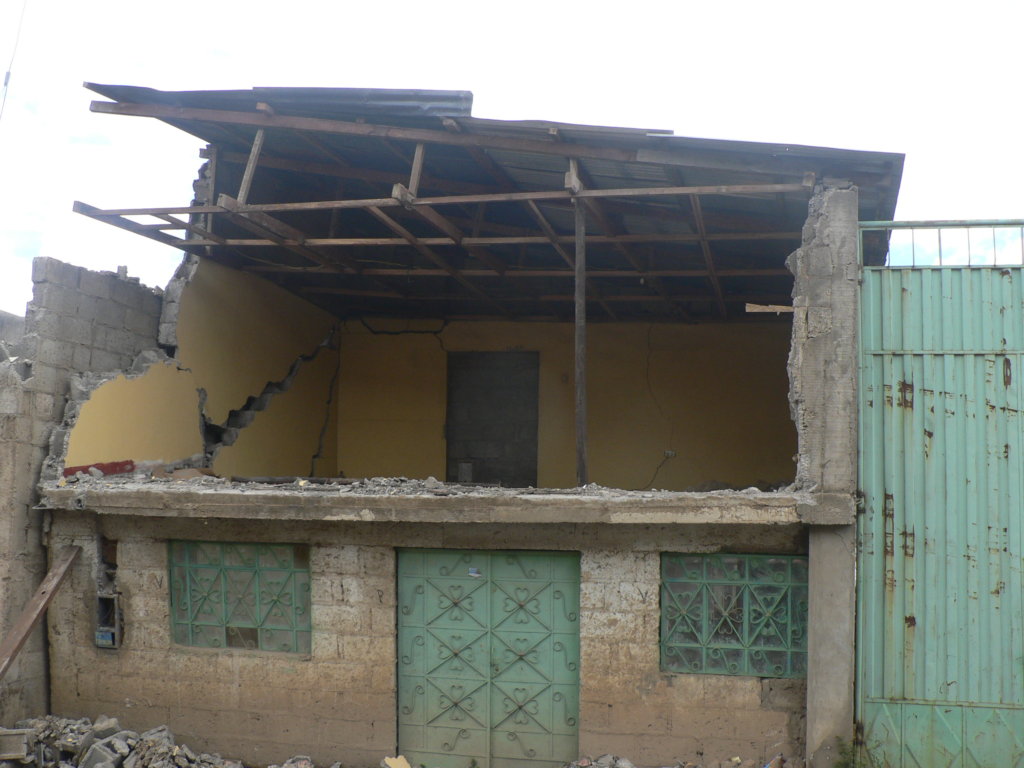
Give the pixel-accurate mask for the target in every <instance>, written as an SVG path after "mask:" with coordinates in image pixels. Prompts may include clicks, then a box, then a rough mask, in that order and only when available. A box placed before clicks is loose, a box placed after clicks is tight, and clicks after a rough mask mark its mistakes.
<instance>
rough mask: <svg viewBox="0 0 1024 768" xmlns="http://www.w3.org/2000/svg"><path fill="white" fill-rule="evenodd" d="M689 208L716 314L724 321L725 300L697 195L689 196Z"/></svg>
mask: <svg viewBox="0 0 1024 768" xmlns="http://www.w3.org/2000/svg"><path fill="white" fill-rule="evenodd" d="M690 206H691V207H692V208H693V218H694V221H696V222H697V234H699V235H700V249H701V252H702V253H703V254H704V264H705V265H707V268H708V280H709V281H710V282H711V288H712V290H714V292H715V300H716V303H717V305H718V314H719V315H720V316H721V317H722V319H723V320H724V319H725V318H726V316H727V315H726V313H727V310H726V307H725V299H724V298H723V297H722V283H721V282H720V281H719V279H718V275H717V274H716V273H715V259H714V257H713V256H712V255H711V246H710V244H709V243H708V238H707V229H706V228H705V226H704V212H703V211H702V210H701V207H700V198H699V197H697V195H690Z"/></svg>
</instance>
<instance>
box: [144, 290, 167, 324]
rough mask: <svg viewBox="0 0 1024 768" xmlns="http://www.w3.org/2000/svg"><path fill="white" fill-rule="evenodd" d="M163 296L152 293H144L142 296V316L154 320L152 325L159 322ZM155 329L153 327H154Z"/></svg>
mask: <svg viewBox="0 0 1024 768" xmlns="http://www.w3.org/2000/svg"><path fill="white" fill-rule="evenodd" d="M163 303H164V301H163V296H162V295H161V294H159V293H154V292H153V291H146V292H145V293H144V294H143V296H142V312H143V314H145V315H147V316H149V317H152V318H154V323H155V322H156V321H159V319H160V315H161V313H162V311H163ZM154 327H155V325H154Z"/></svg>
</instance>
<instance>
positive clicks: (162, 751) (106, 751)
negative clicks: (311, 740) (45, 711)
mask: <svg viewBox="0 0 1024 768" xmlns="http://www.w3.org/2000/svg"><path fill="white" fill-rule="evenodd" d="M17 727H18V728H26V729H32V733H31V734H29V736H28V742H27V743H28V749H27V750H26V751H27V754H26V756H25V757H24V758H22V759H21V760H4V761H2V762H0V768H23V766H26V765H29V766H34V768H244V767H243V765H242V763H240V762H239V761H237V760H225V759H224V758H222V757H221V756H220V755H216V754H214V755H211V754H207V753H205V752H203V753H201V754H196V753H195V752H193V751H192V750H191V749H189V748H188V747H187V746H186V745H184V744H176V743H175V742H174V734H172V733H171V732H170V731H169V730H168V729H167V726H163V725H162V726H159V727H157V728H152V729H150V730H148V731H145V732H143V733H136V732H135V731H130V730H127V729H125V728H122V727H121V725H120V723H118V721H117V719H116V718H112V717H104V716H102V715H101V716H100V717H98V718H97V719H96V722H91V721H90V720H89V719H88V718H83V719H81V720H69V719H67V718H62V717H54V716H52V715H48V716H46V717H39V718H33V719H31V720H22V721H21V722H19V723H18V724H17ZM293 759H294V758H293ZM289 762H290V761H289ZM289 768H306V767H305V766H294V767H293V766H289ZM309 768H312V766H311V765H310V766H309Z"/></svg>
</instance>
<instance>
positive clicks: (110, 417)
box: [64, 362, 203, 467]
mask: <svg viewBox="0 0 1024 768" xmlns="http://www.w3.org/2000/svg"><path fill="white" fill-rule="evenodd" d="M140 418H141V419H142V420H143V428H141V429H140V428H139V427H140ZM147 420H148V421H150V422H151V423H150V424H148V425H146V424H145V423H144V422H145V421H147ZM199 423H200V421H199V393H198V391H197V390H196V385H195V379H194V378H193V376H192V374H191V373H190V372H189V371H181V370H179V369H178V367H177V366H176V365H174V364H173V363H169V362H168V363H159V364H156V365H153V366H151V367H150V368H149V370H148V371H147V372H146V374H145V375H144V376H138V377H133V378H128V377H127V376H125V375H121V376H118V377H116V378H114V379H112V380H111V381H108V382H106V383H105V384H103V385H101V386H100V387H99V388H98V389H96V390H95V391H94V392H93V393H92V395H91V396H90V397H89V399H88V400H86V401H85V402H84V403H82V406H81V409H80V410H79V413H78V421H77V422H76V423H75V427H74V428H73V429H72V430H71V434H70V436H69V438H68V452H67V455H66V457H65V459H64V465H65V466H67V467H77V466H82V465H85V464H93V463H97V462H105V461H121V460H124V459H132V460H133V461H166V462H173V461H176V460H178V459H182V458H185V457H188V456H192V455H194V454H197V453H202V451H203V438H202V434H201V433H200V429H199Z"/></svg>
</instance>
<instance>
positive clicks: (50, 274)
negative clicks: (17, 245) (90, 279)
mask: <svg viewBox="0 0 1024 768" xmlns="http://www.w3.org/2000/svg"><path fill="white" fill-rule="evenodd" d="M84 271H86V270H83V269H81V268H80V267H75V266H73V265H71V264H65V263H64V262H63V261H58V260H57V259H51V258H49V257H48V256H38V257H36V258H35V259H33V260H32V282H33V283H47V282H49V283H56V284H58V285H64V286H68V287H71V288H77V287H78V279H79V273H80V272H84Z"/></svg>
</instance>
